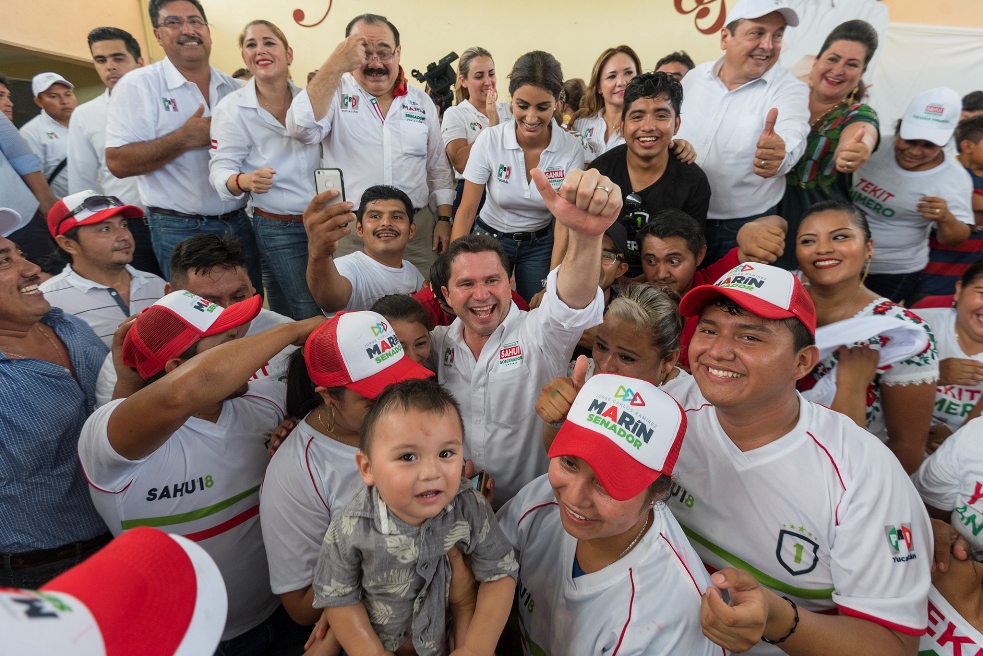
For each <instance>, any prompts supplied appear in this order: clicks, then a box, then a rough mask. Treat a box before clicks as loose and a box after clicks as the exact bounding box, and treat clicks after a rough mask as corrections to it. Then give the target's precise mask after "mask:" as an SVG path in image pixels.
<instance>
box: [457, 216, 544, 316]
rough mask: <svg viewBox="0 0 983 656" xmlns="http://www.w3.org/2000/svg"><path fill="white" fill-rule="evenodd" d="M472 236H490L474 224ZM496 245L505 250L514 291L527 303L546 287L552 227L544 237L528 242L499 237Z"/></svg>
mask: <svg viewBox="0 0 983 656" xmlns="http://www.w3.org/2000/svg"><path fill="white" fill-rule="evenodd" d="M471 232H472V233H473V234H477V235H490V234H491V233H489V232H488V231H487V230H484V229H482V228H479V227H478V225H477V224H475V226H474V228H473V229H472V230H471ZM498 243H500V244H501V245H502V248H503V249H505V255H506V257H508V259H509V266H510V268H511V269H512V271H509V272H508V273H510V274H512V273H514V274H515V291H517V292H519V296H521V297H522V298H524V299H526V302H529V299H531V298H532V297H533V296H535V295H536V294H538V293H539V292H541V291H543V288H544V287H545V286H546V276H547V275H549V272H550V259H551V258H552V257H553V226H550V231H549V233H548V234H547V235H546V236H544V237H539V238H537V239H532V240H530V241H516V240H514V239H509V238H507V237H499V238H498Z"/></svg>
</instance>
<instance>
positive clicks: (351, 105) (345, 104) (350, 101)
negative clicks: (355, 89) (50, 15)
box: [341, 93, 358, 112]
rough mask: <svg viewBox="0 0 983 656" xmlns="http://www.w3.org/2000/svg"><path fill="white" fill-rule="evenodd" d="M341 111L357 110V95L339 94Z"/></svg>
mask: <svg viewBox="0 0 983 656" xmlns="http://www.w3.org/2000/svg"><path fill="white" fill-rule="evenodd" d="M341 111H343V112H357V111H358V96H350V95H348V94H347V93H346V94H343V95H342V96H341Z"/></svg>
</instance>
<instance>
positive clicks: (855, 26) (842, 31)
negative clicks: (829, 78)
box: [819, 18, 877, 100]
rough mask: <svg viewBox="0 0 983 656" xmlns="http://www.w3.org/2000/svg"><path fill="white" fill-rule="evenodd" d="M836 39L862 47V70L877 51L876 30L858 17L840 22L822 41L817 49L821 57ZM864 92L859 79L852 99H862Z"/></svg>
mask: <svg viewBox="0 0 983 656" xmlns="http://www.w3.org/2000/svg"><path fill="white" fill-rule="evenodd" d="M837 41H853V42H854V43H859V44H860V45H862V46H863V47H864V51H865V53H864V70H865V71H866V70H867V65H868V64H869V63H870V60H871V59H872V58H873V57H874V53H875V52H877V30H875V29H874V27H873V26H872V25H871V24H870V23H868V22H867V21H865V20H860V19H859V18H858V19H855V20H848V21H847V22H845V23H840V24H839V25H837V26H836V27H834V28H833V31H832V32H830V33H829V36H827V37H826V40H825V41H823V47H822V48H820V49H819V57H822V56H823V53H824V52H826V51H827V50H829V48H830V46H832V45H833V44H834V43H835V42H837ZM866 93H867V87H866V85H865V84H864V81H863V80H860V81H859V82H857V93H856V95H855V96H854V99H855V100H862V99H863V97H864V96H865V95H866Z"/></svg>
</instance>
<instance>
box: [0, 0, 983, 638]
mask: <svg viewBox="0 0 983 656" xmlns="http://www.w3.org/2000/svg"><path fill="white" fill-rule="evenodd" d="M791 4H794V3H786V1H785V0H740V1H739V2H737V3H735V4H734V6H733V7H731V8H730V12H729V14H728V16H727V18H726V24H725V26H724V27H723V28H722V29H721V32H720V46H721V50H722V55H721V56H720V57H719V58H718V59H717V60H715V61H710V62H706V63H703V64H699V65H696V64H695V63H694V62H693V61H692V59H691V58H690V57H689V56H688V55H687V54H686V53H685V52H682V51H679V52H673V53H670V54H667V55H666V56H665V57H663V58H662V59H661V60H659V61H658V62H657V64H656V66H655V67H654V68H653V69H651V70H650V71H647V70H646V66H644V65H643V62H642V61H641V59H640V58H639V56H638V54H637V53H636V52H635V51H634V50H633V49H632V48H631V47H629V46H628V45H618V46H614V47H611V48H607V49H606V50H604V51H603V52H602V53H601V54H600V56H599V57H598V58H597V60H596V63H595V64H594V66H593V69H592V71H591V72H590V76H589V78H588V79H587V80H586V81H585V80H580V79H576V78H571V79H565V78H564V75H563V69H562V67H561V64H560V62H559V61H558V60H557V59H556V58H555V57H554V56H553V55H551V54H550V53H548V52H544V51H541V50H534V51H531V52H528V53H526V54H524V55H522V56H521V57H519V58H518V59H517V60H516V61H515V62H514V63H513V64H512V65H511V69H510V72H509V73H508V84H507V89H506V88H505V85H503V88H502V89H501V92H500V91H499V89H498V78H497V69H496V64H495V60H494V59H493V57H492V54H491V52H490V51H489V50H486V49H485V48H483V47H478V46H475V47H471V48H468V49H467V50H464V51H463V55H462V56H461V58H460V61H459V64H458V68H459V71H458V80H457V84H456V104H454V105H453V106H451V107H448V108H446V109H445V110H443V111H441V110H439V109H438V106H437V105H435V103H434V101H433V100H432V99H431V97H430V95H429V94H428V93H427V92H426V91H424V90H420V89H418V88H415V87H413V86H410V85H409V84H408V83H407V80H406V78H405V75H404V73H403V69H402V67H401V65H400V58H401V54H402V45H401V42H400V33H399V30H398V29H397V27H396V26H395V25H393V24H392V23H391V22H390V21H389V20H387V19H386V18H385V17H383V16H379V15H375V14H362V15H359V16H356V17H354V18H353V19H352V20H351V21H350V22H349V23H348V24H347V27H346V29H345V34H344V38H343V39H342V40H341V41H340V42H339V43H338V44H337V46H336V47H335V48H334V50H333V52H331V54H330V55H329V56H328V57H327V59H326V60H325V61H324V63H323V65H322V66H321V67H320V68H319V69H318V70H317V71H314V72H312V73H311V74H310V75H309V76H307V84H306V87H304V88H300V87H299V86H298V85H297V84H296V83H295V80H294V77H293V76H292V74H291V70H290V66H291V63H292V61H293V57H294V53H293V50H292V48H291V47H290V45H289V43H288V40H287V37H286V35H285V34H284V33H283V31H282V30H281V29H280V28H279V27H277V26H276V25H275V24H273V23H271V22H269V21H267V20H253V21H250V22H248V23H247V24H246V25H245V27H244V28H243V30H242V33H241V34H240V35H239V38H238V46H239V48H240V50H241V53H242V60H243V64H244V69H243V70H242V71H238V72H237V73H236V76H235V77H233V76H230V75H227V74H225V73H223V72H221V71H219V70H217V69H215V68H213V67H212V66H211V65H210V63H209V57H210V52H211V47H212V41H211V34H210V31H209V27H208V22H207V18H206V15H205V8H204V7H203V6H202V4H201V3H200V2H199V0H151V2H150V3H149V13H150V21H151V23H152V25H153V28H154V35H155V37H156V38H157V40H158V43H159V44H160V45H161V47H162V49H163V51H164V53H165V55H166V57H165V58H164V59H162V60H161V61H159V62H156V63H153V64H149V65H148V64H146V62H145V60H144V57H143V55H142V53H141V50H140V46H139V44H138V42H137V41H136V40H135V39H134V38H133V36H132V35H130V34H129V33H127V32H125V31H123V30H121V29H119V28H115V27H100V28H97V29H95V30H92V31H91V32H90V33H89V35H88V45H89V48H90V51H91V53H92V58H93V62H94V64H95V67H96V70H97V71H98V73H99V75H100V77H101V78H102V80H103V82H104V84H105V86H106V90H105V92H104V93H103V94H102V95H100V96H99V97H97V98H95V99H94V100H91V101H89V102H87V103H84V104H82V105H79V106H76V104H77V103H76V99H75V95H74V87H73V84H72V82H71V81H70V80H68V79H66V78H65V77H63V76H61V75H58V74H56V73H42V74H40V75H37V76H36V77H35V78H34V79H33V81H32V92H33V95H34V96H35V103H36V104H37V105H38V106H39V107H40V108H41V113H40V114H39V115H38V116H37V117H36V118H34V119H33V120H31V121H30V122H28V123H27V124H25V125H24V126H23V127H22V128H21V129H20V132H19V134H18V131H17V129H16V128H15V127H14V125H13V123H12V122H11V119H12V112H11V107H12V105H11V102H10V100H9V97H10V94H9V87H10V82H9V80H8V79H7V78H5V77H3V76H2V75H0V112H2V114H3V115H0V153H2V154H3V157H0V189H2V195H0V235H2V236H0V298H2V301H0V401H2V404H0V481H3V484H2V485H0V553H2V563H0V565H2V568H0V586H3V587H9V588H23V589H37V588H40V587H41V586H43V585H45V584H48V583H49V582H50V581H51V580H52V579H55V577H58V576H59V575H60V574H62V575H63V576H62V577H61V578H57V579H55V585H54V586H53V588H52V589H53V590H60V589H61V588H59V587H58V583H59V582H61V581H64V580H66V579H65V577H66V576H69V575H64V574H63V573H64V572H66V570H69V568H72V567H73V566H76V565H78V564H79V563H83V562H84V561H85V562H95V561H87V560H86V559H88V558H89V557H90V556H92V554H94V553H96V552H97V551H99V550H100V549H103V548H104V547H105V546H106V545H107V544H108V543H110V542H111V541H112V540H113V538H114V537H115V536H119V535H121V534H124V533H126V534H127V535H129V534H130V533H129V532H131V531H133V530H134V529H136V531H145V530H146V529H145V528H142V527H153V528H157V529H160V530H162V531H164V532H166V533H171V534H174V535H178V536H182V537H183V538H185V539H186V540H188V541H191V542H195V543H197V544H198V545H200V547H202V548H203V550H204V552H207V554H208V556H209V557H210V558H211V559H212V560H213V561H214V564H215V565H216V566H217V569H218V572H220V575H221V578H222V581H223V582H224V589H225V590H226V591H227V604H225V606H224V607H226V608H227V614H226V616H225V623H224V626H215V624H216V623H217V624H219V625H220V624H221V620H219V619H216V617H217V616H216V615H214V614H212V615H208V617H211V622H212V625H213V626H212V627H211V629H212V630H211V632H210V633H209V632H208V631H205V630H203V629H201V630H200V632H199V633H191V634H189V635H199V636H205V635H209V636H211V638H209V639H204V638H202V639H201V641H200V644H193V645H187V644H184V645H183V648H184V649H188V651H186V652H184V651H182V652H180V653H201V654H210V653H213V652H214V653H215V654H223V655H225V654H228V655H239V654H242V655H253V654H256V655H259V654H278V655H285V654H310V655H312V656H316V655H321V656H335V655H337V654H339V653H342V652H344V653H348V654H352V655H361V654H398V655H401V656H406V655H411V654H418V655H419V656H425V655H439V654H443V653H452V654H458V655H460V656H466V655H471V656H473V655H476V654H493V653H499V654H512V653H525V654H527V655H529V656H539V655H545V654H581V653H583V654H627V653H633V654H652V655H655V654H665V655H669V654H722V653H723V654H726V653H728V652H735V653H736V652H749V653H753V654H779V653H787V654H792V655H794V656H799V655H803V656H805V655H818V654H878V655H895V654H896V655H898V656H902V655H905V656H914V654H916V653H933V654H943V653H945V654H949V653H953V654H956V653H960V652H959V651H958V650H956V651H952V649H954V648H953V647H949V649H950V651H945V649H946V648H947V647H946V645H947V644H954V645H957V646H961V649H962V653H974V652H973V650H983V613H981V611H980V608H981V607H983V605H981V604H983V591H981V588H980V580H981V577H983V573H981V572H980V565H979V561H983V538H981V535H980V533H981V531H983V489H981V483H980V482H979V481H980V480H981V479H980V476H981V475H983V457H981V456H980V453H981V452H979V451H977V449H978V448H979V447H978V446H977V445H976V444H975V442H974V440H975V439H979V437H980V435H981V434H983V433H981V431H983V423H981V422H983V420H980V419H978V417H979V415H980V414H981V412H983V258H980V256H981V255H983V230H981V229H980V228H978V226H977V224H980V225H981V226H983V91H975V92H972V93H970V94H968V95H966V96H965V97H962V98H960V96H959V94H957V93H956V92H955V91H953V90H952V89H948V88H941V87H940V88H935V89H927V90H923V89H912V95H913V96H914V99H913V100H912V101H911V104H910V105H909V106H908V108H907V110H906V111H905V113H904V116H903V118H902V119H901V120H900V121H898V123H897V124H896V125H893V126H889V127H888V128H887V130H886V131H884V130H882V128H881V125H880V124H879V121H878V115H877V111H876V108H875V107H872V106H870V105H869V104H867V103H866V102H865V96H866V86H865V83H864V79H863V78H864V74H865V73H866V72H867V71H868V68H869V65H870V63H871V61H872V59H873V57H874V56H875V53H876V51H877V47H878V32H877V30H876V29H875V27H873V26H872V25H871V24H869V23H868V22H866V21H864V20H860V19H853V20H848V21H846V22H842V23H841V24H839V25H838V26H836V27H835V28H834V29H832V31H831V32H830V33H829V34H828V36H827V37H826V38H825V41H824V42H823V44H822V47H821V49H820V51H819V52H818V53H815V54H816V56H815V58H814V60H813V61H812V64H811V68H809V70H807V71H805V72H804V73H803V72H800V73H801V74H800V75H796V74H794V73H793V72H792V71H790V70H788V69H786V68H785V67H784V66H782V65H781V64H780V63H779V62H778V60H779V55H780V54H781V51H782V41H783V36H784V33H785V30H786V29H787V28H790V27H795V26H797V25H798V24H799V19H800V17H799V14H798V13H797V12H796V9H795V8H794V7H793V6H790V5H791ZM882 135H883V136H886V137H888V138H887V141H886V142H882ZM315 171H318V173H317V174H316V173H315ZM325 172H327V173H330V174H331V175H325V176H323V177H322V176H321V174H322V173H325ZM325 180H327V182H324V181H325ZM332 180H334V181H335V182H332ZM339 185H340V187H341V188H339ZM141 535H143V534H141ZM144 539H145V540H146V544H148V545H151V544H164V545H165V546H166V547H167V548H168V549H170V550H171V551H173V550H174V547H173V545H170V543H167V542H166V541H165V542H164V543H160V542H159V540H158V541H157V542H154V541H153V539H151V538H149V537H147V538H144ZM132 542H133V543H134V544H136V543H137V542H136V540H135V539H134V540H133V541H132ZM179 544H181V545H182V547H183V546H184V544H185V543H184V542H180V543H179ZM129 548H130V549H133V548H134V547H129ZM150 548H158V547H150ZM160 548H164V547H160ZM120 549H122V547H120ZM104 553H105V554H108V553H110V552H108V551H106V552H104ZM105 558H106V557H105V556H103V559H104V560H105ZM98 562H100V563H102V562H103V561H98ZM99 566H100V567H108V566H106V565H102V564H100V565H99ZM80 571H81V570H80ZM88 571H90V572H91V571H93V570H92V568H91V567H90V569H89V570H88ZM203 571H204V570H201V571H199V574H198V575H199V576H204V574H203V573H202V572H203ZM69 578H70V577H69ZM107 585H112V583H111V582H107ZM192 588H193V586H192ZM32 594H33V593H32ZM148 594H149V591H148ZM192 596H193V595H192ZM31 598H32V599H35V597H31ZM36 599H37V600H38V601H36V603H38V604H40V603H42V600H44V599H49V600H50V597H45V596H44V595H43V594H42V593H41V592H39V593H37V597H36ZM186 601H187V600H185V602H186ZM24 603H25V604H27V603H28V602H24ZM25 608H28V609H30V608H35V606H31V605H28V606H25ZM24 612H28V611H27V610H24ZM36 615H38V613H37V612H34V615H32V617H34V616H36ZM52 616H53V615H52ZM196 617H197V615H196ZM97 619H99V618H97ZM5 621H8V620H5V619H2V618H0V634H2V633H3V626H4V622H5ZM198 621H199V622H204V621H205V620H198ZM182 626H185V628H186V625H182ZM134 630H136V625H134ZM184 630H185V629H182V631H184ZM123 633H124V634H125V633H126V632H125V630H124V631H123ZM219 634H221V635H220V637H219ZM182 635H183V634H182ZM172 638H173V636H172ZM146 639H148V640H150V639H153V638H152V636H150V635H148V636H147V638H146ZM126 641H128V642H127V644H130V645H134V644H139V643H138V641H137V640H136V638H134V636H133V635H129V636H128V637H127V638H126ZM184 641H185V643H186V642H187V639H184ZM172 642H173V640H172ZM216 642H217V647H216ZM161 644H167V645H170V644H171V643H170V642H167V641H163V642H162V643H161ZM970 646H971V647H972V649H970ZM168 649H170V647H168ZM967 650H968V651H967ZM148 653H150V652H148Z"/></svg>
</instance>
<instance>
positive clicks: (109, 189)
mask: <svg viewBox="0 0 983 656" xmlns="http://www.w3.org/2000/svg"><path fill="white" fill-rule="evenodd" d="M108 115H109V89H106V90H105V91H103V92H102V93H101V94H99V95H98V96H96V97H95V98H93V99H92V100H90V101H89V102H87V103H83V104H81V105H79V106H78V107H76V108H75V111H74V112H72V118H71V120H70V121H69V123H68V193H70V194H75V193H78V192H80V191H85V190H86V189H95V190H96V191H97V192H98V193H100V194H102V195H104V196H116V197H117V198H119V199H120V200H121V201H123V202H124V203H126V204H127V205H138V206H139V205H140V189H139V188H138V187H137V179H136V178H117V177H116V176H115V175H113V174H112V173H111V172H110V171H109V167H107V166H106V121H107V119H108Z"/></svg>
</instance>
